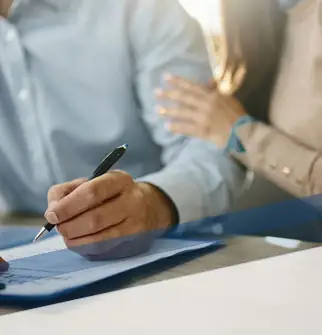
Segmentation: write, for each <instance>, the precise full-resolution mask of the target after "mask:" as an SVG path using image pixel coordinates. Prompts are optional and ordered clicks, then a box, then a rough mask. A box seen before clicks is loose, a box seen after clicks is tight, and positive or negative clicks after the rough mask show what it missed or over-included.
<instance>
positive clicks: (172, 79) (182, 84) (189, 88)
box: [164, 73, 209, 97]
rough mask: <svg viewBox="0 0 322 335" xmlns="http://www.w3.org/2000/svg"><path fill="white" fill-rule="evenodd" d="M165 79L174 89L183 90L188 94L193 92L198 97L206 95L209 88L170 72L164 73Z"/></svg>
mask: <svg viewBox="0 0 322 335" xmlns="http://www.w3.org/2000/svg"><path fill="white" fill-rule="evenodd" d="M164 78H165V80H166V81H167V82H168V83H169V84H171V85H172V86H174V87H175V88H176V89H178V90H181V91H184V92H186V93H188V94H193V95H196V96H199V97H205V96H207V94H208V92H209V89H208V88H207V86H203V85H201V84H199V83H196V82H194V81H191V80H188V79H185V78H182V77H177V76H174V75H172V74H169V73H166V74H165V75H164Z"/></svg>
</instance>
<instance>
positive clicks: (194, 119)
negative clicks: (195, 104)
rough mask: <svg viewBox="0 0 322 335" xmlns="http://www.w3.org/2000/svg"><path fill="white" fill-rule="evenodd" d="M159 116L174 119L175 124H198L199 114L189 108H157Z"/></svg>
mask: <svg viewBox="0 0 322 335" xmlns="http://www.w3.org/2000/svg"><path fill="white" fill-rule="evenodd" d="M158 110H159V113H160V115H162V116H165V117H169V118H171V119H174V120H175V121H176V122H191V123H195V124H198V123H199V119H200V114H199V113H196V111H195V110H193V109H190V108H184V107H182V108H165V107H159V108H158Z"/></svg>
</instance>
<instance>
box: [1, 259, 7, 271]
mask: <svg viewBox="0 0 322 335" xmlns="http://www.w3.org/2000/svg"><path fill="white" fill-rule="evenodd" d="M8 269H9V263H7V262H6V261H5V260H4V259H3V258H1V257H0V272H4V271H7V270H8Z"/></svg>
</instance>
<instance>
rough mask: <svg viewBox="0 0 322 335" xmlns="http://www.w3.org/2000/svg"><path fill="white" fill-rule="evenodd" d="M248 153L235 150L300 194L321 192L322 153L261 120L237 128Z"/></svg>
mask: <svg viewBox="0 0 322 335" xmlns="http://www.w3.org/2000/svg"><path fill="white" fill-rule="evenodd" d="M236 133H237V136H238V137H239V139H240V141H241V143H242V145H243V146H244V148H245V151H246V152H245V153H239V154H234V156H235V158H237V159H238V160H239V161H240V162H242V163H243V164H244V165H246V166H247V167H248V168H249V169H250V170H253V171H254V172H257V173H258V174H259V175H262V176H263V177H265V178H267V179H268V180H270V181H271V182H273V183H275V184H276V185H277V186H279V187H280V188H282V189H284V190H285V191H287V192H289V193H291V194H292V195H294V196H297V197H307V196H312V195H317V194H321V193H322V154H321V153H320V152H318V151H316V150H314V149H311V148H309V147H307V146H305V145H303V144H302V143H300V142H297V141H296V140H294V139H293V138H291V137H289V136H287V135H286V134H283V133H282V132H280V131H279V130H277V129H275V128H273V127H271V126H268V125H266V124H264V123H261V122H253V123H248V124H245V125H242V126H240V127H238V129H237V130H236Z"/></svg>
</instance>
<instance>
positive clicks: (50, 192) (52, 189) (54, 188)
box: [48, 184, 61, 197]
mask: <svg viewBox="0 0 322 335" xmlns="http://www.w3.org/2000/svg"><path fill="white" fill-rule="evenodd" d="M60 188H61V185H59V184H57V185H53V186H51V187H50V188H49V190H48V197H51V196H53V195H55V194H56V193H57V192H58V191H59V190H60Z"/></svg>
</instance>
